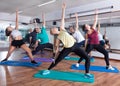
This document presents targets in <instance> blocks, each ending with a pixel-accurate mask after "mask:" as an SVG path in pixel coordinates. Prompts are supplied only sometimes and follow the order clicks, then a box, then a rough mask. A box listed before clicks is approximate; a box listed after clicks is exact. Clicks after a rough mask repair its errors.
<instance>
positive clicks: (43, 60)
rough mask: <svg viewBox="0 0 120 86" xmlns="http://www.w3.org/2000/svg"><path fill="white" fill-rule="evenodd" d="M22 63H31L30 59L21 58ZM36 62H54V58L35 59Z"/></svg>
mask: <svg viewBox="0 0 120 86" xmlns="http://www.w3.org/2000/svg"><path fill="white" fill-rule="evenodd" d="M20 60H21V61H30V59H29V57H26V58H24V57H23V58H21V59H20ZM34 60H35V61H36V62H52V61H53V59H52V58H41V57H35V58H34Z"/></svg>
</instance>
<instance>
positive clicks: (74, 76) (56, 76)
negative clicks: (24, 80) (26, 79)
mask: <svg viewBox="0 0 120 86" xmlns="http://www.w3.org/2000/svg"><path fill="white" fill-rule="evenodd" d="M43 71H44V70H41V71H39V72H38V73H36V74H34V77H35V78H44V79H53V80H65V81H72V82H86V83H93V82H94V75H93V78H92V79H88V78H84V74H83V73H78V72H64V71H57V70H50V74H48V75H42V72H43Z"/></svg>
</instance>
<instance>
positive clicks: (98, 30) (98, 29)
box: [97, 22, 100, 33]
mask: <svg viewBox="0 0 120 86" xmlns="http://www.w3.org/2000/svg"><path fill="white" fill-rule="evenodd" d="M97 32H98V33H100V22H98V28H97Z"/></svg>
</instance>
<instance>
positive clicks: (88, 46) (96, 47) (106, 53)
mask: <svg viewBox="0 0 120 86" xmlns="http://www.w3.org/2000/svg"><path fill="white" fill-rule="evenodd" d="M93 49H96V50H97V51H98V52H100V53H102V54H103V55H104V59H105V62H106V65H107V66H108V65H109V56H108V52H107V51H106V50H105V49H104V48H103V46H102V45H100V44H94V45H93V44H88V45H87V48H86V52H87V53H88V54H89V53H90V51H92V50H93ZM82 60H83V58H80V59H79V61H78V63H80V62H81V61H82Z"/></svg>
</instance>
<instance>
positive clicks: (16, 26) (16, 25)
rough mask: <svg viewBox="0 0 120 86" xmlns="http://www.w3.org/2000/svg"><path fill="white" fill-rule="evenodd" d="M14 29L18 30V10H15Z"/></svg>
mask: <svg viewBox="0 0 120 86" xmlns="http://www.w3.org/2000/svg"><path fill="white" fill-rule="evenodd" d="M15 29H16V30H18V10H16V24H15Z"/></svg>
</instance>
